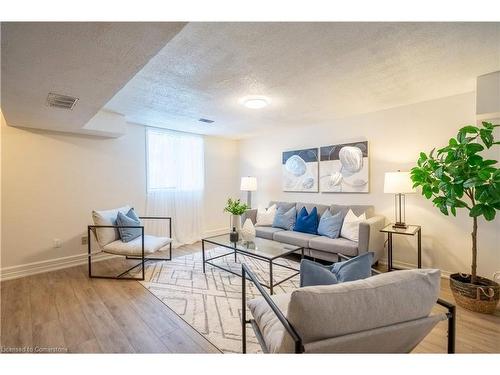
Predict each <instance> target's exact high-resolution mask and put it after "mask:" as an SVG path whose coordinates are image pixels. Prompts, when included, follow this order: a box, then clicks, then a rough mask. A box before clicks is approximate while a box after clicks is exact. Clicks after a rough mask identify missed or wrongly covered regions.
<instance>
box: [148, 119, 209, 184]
mask: <svg viewBox="0 0 500 375" xmlns="http://www.w3.org/2000/svg"><path fill="white" fill-rule="evenodd" d="M146 143H147V145H146V147H147V184H148V191H161V190H172V191H197V190H203V184H204V165H203V158H204V157H203V137H202V136H200V135H196V134H188V133H182V132H175V131H170V130H162V129H156V128H148V129H147V141H146Z"/></svg>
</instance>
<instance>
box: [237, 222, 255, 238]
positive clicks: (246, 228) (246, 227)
mask: <svg viewBox="0 0 500 375" xmlns="http://www.w3.org/2000/svg"><path fill="white" fill-rule="evenodd" d="M240 233H241V238H243V240H244V241H247V242H251V241H253V240H254V239H255V227H254V226H253V223H252V220H250V219H246V220H245V223H244V224H243V228H241V231H240Z"/></svg>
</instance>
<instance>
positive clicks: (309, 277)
mask: <svg viewBox="0 0 500 375" xmlns="http://www.w3.org/2000/svg"><path fill="white" fill-rule="evenodd" d="M331 268H332V266H324V265H322V264H319V263H316V262H313V261H312V260H307V259H303V260H302V262H300V286H301V287H303V286H314V285H331V284H337V283H338V280H337V276H335V274H334V273H333V272H332V271H331V270H330V269H331Z"/></svg>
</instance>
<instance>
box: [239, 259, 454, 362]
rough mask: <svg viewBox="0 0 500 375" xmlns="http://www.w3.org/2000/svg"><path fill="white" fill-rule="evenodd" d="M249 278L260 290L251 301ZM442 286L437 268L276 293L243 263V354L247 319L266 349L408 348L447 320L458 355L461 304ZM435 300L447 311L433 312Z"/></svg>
mask: <svg viewBox="0 0 500 375" xmlns="http://www.w3.org/2000/svg"><path fill="white" fill-rule="evenodd" d="M247 279H248V280H250V281H251V282H253V283H254V284H255V286H256V287H257V289H258V290H259V292H260V293H261V294H262V297H259V298H256V299H253V300H251V301H248V303H247V301H246V282H247ZM439 283H440V272H439V270H429V269H417V270H407V271H396V272H390V273H384V274H380V275H377V276H375V277H370V278H368V279H363V280H358V281H353V282H346V283H342V284H335V285H323V286H314V287H305V288H299V289H297V290H295V291H294V292H292V293H287V294H278V295H274V296H270V295H269V294H268V293H267V292H266V290H265V289H264V288H263V287H262V286H261V285H260V284H259V282H258V280H257V279H256V277H255V275H254V274H253V273H252V272H251V271H250V270H249V269H248V267H247V266H246V265H245V264H243V265H242V350H243V353H246V326H247V324H250V325H251V326H252V327H253V329H254V331H255V334H256V336H257V339H258V341H259V343H260V345H261V347H262V349H263V351H264V352H266V353H409V352H411V351H412V350H413V349H414V348H415V347H416V346H417V345H418V343H419V342H420V341H422V340H423V339H424V338H425V336H427V334H428V333H429V332H430V331H431V330H432V329H433V328H434V326H435V325H436V324H437V323H438V322H440V321H443V320H446V319H447V320H448V353H454V352H455V306H454V305H452V304H450V303H448V302H446V301H443V300H441V299H438V295H439ZM436 302H437V303H438V304H439V305H441V306H443V307H445V308H446V309H447V310H446V311H445V312H443V313H439V314H431V309H432V307H433V306H434V304H435V303H436ZM247 306H248V308H249V309H250V311H251V313H252V315H253V318H252V319H249V320H247V317H246V309H247Z"/></svg>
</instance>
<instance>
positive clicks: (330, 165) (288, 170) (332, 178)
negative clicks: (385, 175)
mask: <svg viewBox="0 0 500 375" xmlns="http://www.w3.org/2000/svg"><path fill="white" fill-rule="evenodd" d="M282 171H283V191H286V192H315V193H317V192H318V191H321V192H325V193H368V192H369V163H368V141H362V142H353V143H343V144H338V145H331V146H323V147H320V148H319V149H318V148H309V149H304V150H294V151H285V152H283V158H282Z"/></svg>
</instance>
